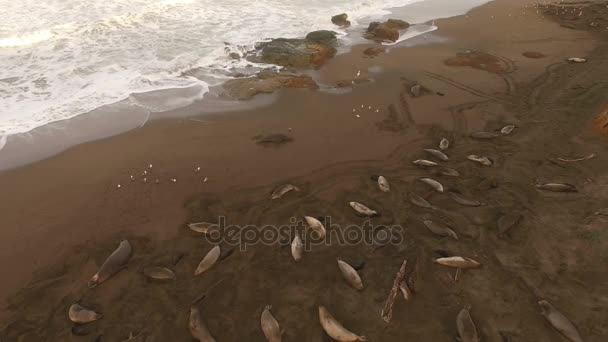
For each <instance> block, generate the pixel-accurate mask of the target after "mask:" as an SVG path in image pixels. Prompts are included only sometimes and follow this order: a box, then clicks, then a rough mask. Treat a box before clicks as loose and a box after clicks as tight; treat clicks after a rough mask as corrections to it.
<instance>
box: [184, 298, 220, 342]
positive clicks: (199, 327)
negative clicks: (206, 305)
mask: <svg viewBox="0 0 608 342" xmlns="http://www.w3.org/2000/svg"><path fill="white" fill-rule="evenodd" d="M188 327H189V328H190V334H191V335H192V337H193V338H194V339H195V340H197V341H199V342H216V341H215V339H214V338H213V336H211V332H210V331H209V329H208V328H207V325H206V324H205V322H204V321H203V317H202V316H201V311H200V310H199V309H198V308H196V307H194V306H193V307H191V308H190V321H189V323H188Z"/></svg>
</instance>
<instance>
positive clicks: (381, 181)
mask: <svg viewBox="0 0 608 342" xmlns="http://www.w3.org/2000/svg"><path fill="white" fill-rule="evenodd" d="M378 187H379V188H380V190H381V191H382V192H389V191H391V187H390V185H389V184H388V181H387V180H386V178H384V176H380V177H378Z"/></svg>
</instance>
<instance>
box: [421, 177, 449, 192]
mask: <svg viewBox="0 0 608 342" xmlns="http://www.w3.org/2000/svg"><path fill="white" fill-rule="evenodd" d="M420 181H421V182H423V183H424V184H427V185H428V186H430V187H431V188H433V189H434V190H435V191H437V192H443V190H444V187H443V185H442V184H441V183H439V182H438V181H436V180H434V179H432V178H420Z"/></svg>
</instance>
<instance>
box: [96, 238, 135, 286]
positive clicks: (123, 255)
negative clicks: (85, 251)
mask: <svg viewBox="0 0 608 342" xmlns="http://www.w3.org/2000/svg"><path fill="white" fill-rule="evenodd" d="M131 251H132V248H131V244H130V243H129V241H127V240H122V241H121V242H120V245H118V248H116V250H115V251H114V252H113V253H112V254H111V255H110V256H109V257H108V258H107V259H106V261H105V262H104V263H103V264H102V265H101V267H100V268H99V271H97V273H95V275H94V276H93V278H91V280H90V281H89V284H88V286H89V287H90V288H94V287H95V286H97V285H99V284H101V283H103V282H104V281H106V280H107V279H108V278H110V277H111V276H112V275H114V274H115V273H116V272H118V271H120V270H122V269H123V268H124V267H125V266H126V265H127V262H129V259H130V258H131Z"/></svg>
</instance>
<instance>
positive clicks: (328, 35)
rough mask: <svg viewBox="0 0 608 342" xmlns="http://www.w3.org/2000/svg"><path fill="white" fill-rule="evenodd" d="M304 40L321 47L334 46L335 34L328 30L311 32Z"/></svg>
mask: <svg viewBox="0 0 608 342" xmlns="http://www.w3.org/2000/svg"><path fill="white" fill-rule="evenodd" d="M306 40H308V41H311V42H314V43H317V44H323V45H329V44H334V43H335V42H336V33H335V32H333V31H329V30H319V31H313V32H310V33H309V34H307V35H306Z"/></svg>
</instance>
